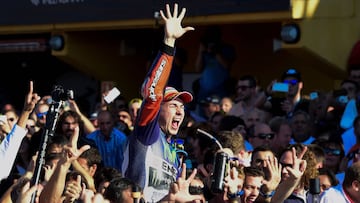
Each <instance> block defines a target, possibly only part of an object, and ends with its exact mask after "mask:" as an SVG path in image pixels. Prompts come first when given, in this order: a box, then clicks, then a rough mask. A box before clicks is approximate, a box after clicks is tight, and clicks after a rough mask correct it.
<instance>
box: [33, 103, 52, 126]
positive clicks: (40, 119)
mask: <svg viewBox="0 0 360 203" xmlns="http://www.w3.org/2000/svg"><path fill="white" fill-rule="evenodd" d="M48 111H49V104H47V103H39V104H37V105H36V107H35V109H34V114H35V118H36V125H37V126H38V127H44V126H45V123H46V114H47V113H48Z"/></svg>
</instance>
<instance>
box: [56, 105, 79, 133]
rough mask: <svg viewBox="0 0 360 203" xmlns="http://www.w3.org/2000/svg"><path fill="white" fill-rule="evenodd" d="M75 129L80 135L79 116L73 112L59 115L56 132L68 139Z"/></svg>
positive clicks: (68, 111)
mask: <svg viewBox="0 0 360 203" xmlns="http://www.w3.org/2000/svg"><path fill="white" fill-rule="evenodd" d="M76 127H79V130H80V133H81V132H82V129H83V122H82V120H81V118H80V115H79V114H78V113H76V112H75V111H72V110H67V111H64V112H63V113H62V114H61V115H60V117H59V121H58V126H57V128H56V132H57V133H58V134H62V135H64V136H66V137H67V138H70V137H71V136H72V134H73V133H74V130H75V128H76Z"/></svg>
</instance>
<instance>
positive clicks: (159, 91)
mask: <svg viewBox="0 0 360 203" xmlns="http://www.w3.org/2000/svg"><path fill="white" fill-rule="evenodd" d="M185 12H186V9H185V8H183V9H181V12H180V13H178V5H177V4H174V10H173V12H171V10H170V6H169V5H168V4H167V5H166V11H165V12H164V11H162V10H161V11H160V15H161V17H162V20H163V21H164V22H165V25H164V33H165V35H164V40H163V45H162V46H161V48H160V52H159V53H158V55H157V56H156V58H155V60H154V62H153V63H152V64H153V65H152V67H151V68H150V70H149V72H148V74H147V76H146V78H145V81H144V83H143V85H142V88H141V93H142V96H143V98H144V100H143V102H144V103H143V106H142V108H141V109H140V112H139V119H138V120H137V123H136V126H135V134H136V135H138V137H139V138H140V140H141V141H142V142H143V143H144V144H151V142H152V141H153V140H156V138H153V137H143V136H140V135H156V136H158V135H159V133H156V132H154V133H144V131H146V130H148V129H141V130H142V131H141V132H136V127H144V126H148V125H149V123H150V122H154V124H153V125H150V126H149V128H152V127H151V126H154V125H156V119H155V118H156V116H157V115H158V113H159V110H160V104H161V102H162V99H163V93H164V89H165V86H166V84H167V81H168V79H169V75H170V72H171V68H172V64H173V58H174V54H175V41H176V39H178V38H179V37H181V36H182V35H184V34H185V33H186V32H187V31H190V30H194V28H193V27H185V28H183V27H182V25H181V22H182V20H183V18H184V16H185ZM154 129H155V128H154Z"/></svg>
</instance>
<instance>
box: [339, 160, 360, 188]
mask: <svg viewBox="0 0 360 203" xmlns="http://www.w3.org/2000/svg"><path fill="white" fill-rule="evenodd" d="M354 181H358V182H360V162H356V163H354V164H353V165H351V166H350V167H348V168H347V169H346V171H345V178H344V181H343V187H344V188H346V187H351V185H352V183H353V182H354Z"/></svg>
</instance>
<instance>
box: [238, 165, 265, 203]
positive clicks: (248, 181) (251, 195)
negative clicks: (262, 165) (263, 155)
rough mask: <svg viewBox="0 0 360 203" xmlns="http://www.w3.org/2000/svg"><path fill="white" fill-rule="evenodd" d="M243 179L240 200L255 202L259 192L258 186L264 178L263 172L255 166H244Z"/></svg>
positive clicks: (259, 186)
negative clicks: (242, 192)
mask: <svg viewBox="0 0 360 203" xmlns="http://www.w3.org/2000/svg"><path fill="white" fill-rule="evenodd" d="M244 172H245V180H244V185H243V191H244V194H243V195H242V196H241V199H242V202H255V200H256V198H257V197H258V196H259V194H260V188H261V186H262V184H263V180H264V178H265V175H264V172H263V171H262V170H261V169H259V168H256V167H251V166H250V167H245V168H244Z"/></svg>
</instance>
